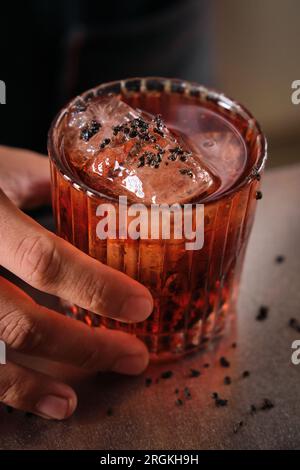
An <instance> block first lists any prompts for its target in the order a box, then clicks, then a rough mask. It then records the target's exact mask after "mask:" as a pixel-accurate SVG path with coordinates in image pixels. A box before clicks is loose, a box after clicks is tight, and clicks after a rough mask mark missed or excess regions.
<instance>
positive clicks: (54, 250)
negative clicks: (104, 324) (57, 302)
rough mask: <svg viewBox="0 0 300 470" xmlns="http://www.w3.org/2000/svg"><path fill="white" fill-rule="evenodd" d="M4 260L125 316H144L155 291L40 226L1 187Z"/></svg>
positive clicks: (42, 285) (52, 288)
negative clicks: (152, 292) (151, 293)
mask: <svg viewBox="0 0 300 470" xmlns="http://www.w3.org/2000/svg"><path fill="white" fill-rule="evenodd" d="M0 220H1V223H0V239H1V246H0V264H2V265H3V266H4V267H5V268H6V269H8V270H9V271H11V272H13V273H14V274H16V275H17V276H18V277H20V278H21V279H23V280H24V281H26V282H27V283H28V284H30V285H31V286H33V287H35V288H37V289H39V290H42V291H44V292H48V293H50V294H54V295H57V296H58V297H62V298H63V299H65V300H68V301H69V302H71V303H74V304H76V305H78V306H80V307H82V308H85V309H88V310H91V311H92V312H95V313H98V314H100V315H104V316H107V317H110V318H114V319H118V320H121V321H129V322H136V321H142V320H145V319H146V318H147V317H148V316H149V315H150V313H151V312H152V309H153V300H152V297H151V295H150V292H149V291H148V290H147V289H146V288H145V287H144V286H142V285H141V284H139V283H138V282H137V281H135V280H134V279H131V278H130V277H128V276H126V275H125V274H123V273H121V272H119V271H117V270H115V269H112V268H110V267H109V266H106V265H104V264H102V263H100V262H99V261H97V260H95V259H93V258H91V257H90V256H88V255H86V254H85V253H83V252H81V251H80V250H78V249H77V248H75V247H74V246H73V245H71V244H69V243H68V242H66V241H65V240H62V239H61V238H59V237H57V236H56V235H54V234H53V233H51V232H49V231H48V230H46V229H44V228H43V227H41V226H40V225H39V224H38V223H37V222H35V221H34V220H32V219H31V218H30V217H28V216H27V215H26V214H24V213H23V212H22V211H20V210H19V209H18V208H17V207H16V206H15V205H14V204H12V203H11V201H10V200H9V199H8V198H7V197H6V196H5V195H4V193H3V192H0Z"/></svg>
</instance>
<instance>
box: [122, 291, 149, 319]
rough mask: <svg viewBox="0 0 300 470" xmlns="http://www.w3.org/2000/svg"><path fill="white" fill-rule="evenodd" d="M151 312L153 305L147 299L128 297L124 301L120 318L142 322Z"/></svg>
mask: <svg viewBox="0 0 300 470" xmlns="http://www.w3.org/2000/svg"><path fill="white" fill-rule="evenodd" d="M152 310H153V303H152V302H151V300H150V299H147V297H133V296H131V297H128V299H126V300H125V302H124V304H123V306H122V309H121V312H120V316H121V318H123V319H124V318H126V319H128V320H132V321H137V322H138V321H143V320H146V318H148V317H149V315H150V314H151V312H152Z"/></svg>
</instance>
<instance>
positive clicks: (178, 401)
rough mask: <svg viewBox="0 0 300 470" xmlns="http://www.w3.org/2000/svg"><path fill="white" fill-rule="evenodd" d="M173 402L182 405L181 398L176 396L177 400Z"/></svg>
mask: <svg viewBox="0 0 300 470" xmlns="http://www.w3.org/2000/svg"><path fill="white" fill-rule="evenodd" d="M175 404H176V405H177V406H182V405H183V400H181V398H177V400H176V401H175Z"/></svg>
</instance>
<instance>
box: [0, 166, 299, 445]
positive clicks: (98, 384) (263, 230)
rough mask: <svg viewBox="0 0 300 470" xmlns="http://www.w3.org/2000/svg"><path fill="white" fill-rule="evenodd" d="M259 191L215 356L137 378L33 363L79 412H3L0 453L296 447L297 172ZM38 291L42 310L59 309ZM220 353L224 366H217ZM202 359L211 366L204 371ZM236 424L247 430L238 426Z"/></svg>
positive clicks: (282, 174) (286, 171)
mask: <svg viewBox="0 0 300 470" xmlns="http://www.w3.org/2000/svg"><path fill="white" fill-rule="evenodd" d="M263 194H264V197H263V199H262V200H261V201H259V204H258V206H259V207H258V212H257V216H256V220H255V225H254V229H253V232H252V235H251V240H250V245H249V249H248V252H247V257H246V262H245V269H244V273H243V279H242V286H241V291H240V298H239V305H238V317H237V321H236V322H235V323H234V324H233V327H232V332H231V333H230V334H228V336H227V337H226V338H225V339H224V341H222V342H221V343H220V344H219V345H218V346H217V348H216V351H214V352H210V353H207V354H205V356H204V355H203V354H202V355H201V354H196V355H193V356H191V357H186V358H184V359H182V360H181V361H179V362H177V363H173V364H168V365H166V364H165V365H159V366H151V367H150V368H149V369H148V371H147V372H146V373H145V374H144V375H143V376H141V377H137V378H128V377H121V376H117V375H111V374H105V375H104V374H102V375H98V376H97V377H95V376H87V375H83V374H82V373H81V372H79V371H76V370H71V369H70V368H62V367H61V366H59V365H57V364H53V363H52V364H50V363H45V362H42V361H36V360H31V359H30V360H29V361H27V363H28V362H29V364H30V365H32V364H34V366H35V367H37V368H40V369H42V370H43V371H44V372H45V369H46V370H48V371H49V373H53V374H55V375H58V376H60V377H64V378H66V380H68V381H69V382H70V383H72V384H74V387H75V389H76V390H77V392H78V395H79V407H78V410H77V412H76V413H75V415H74V416H73V417H72V418H71V419H69V420H68V421H65V422H50V421H44V420H42V419H40V418H37V417H34V416H32V417H26V416H24V414H23V413H21V412H18V411H14V412H13V413H7V411H6V410H5V408H4V407H2V408H1V410H0V448H1V449H105V450H113V449H128V450H129V449H166V450H167V449H297V448H298V449H300V400H299V398H300V396H299V390H300V365H299V366H295V365H293V364H292V363H291V353H292V350H291V344H292V342H293V340H295V339H300V333H297V332H296V331H295V330H293V329H292V328H291V327H289V326H288V322H289V319H290V318H291V317H295V318H298V319H299V320H300V256H299V253H300V249H299V240H300V166H298V165H297V166H292V167H285V168H281V169H275V170H271V171H269V172H267V173H266V175H265V178H264V184H263ZM40 220H41V221H42V222H45V220H43V219H42V218H41V219H40ZM46 222H47V221H46ZM48 222H49V220H48ZM277 255H284V256H285V261H284V262H283V263H276V262H275V257H276V256H277ZM31 292H33V291H31ZM34 294H35V295H36V296H37V298H38V300H39V301H41V302H43V303H45V304H48V305H49V304H50V305H54V303H55V300H53V299H51V298H50V297H46V296H42V295H41V294H38V293H36V292H35V293H34ZM261 305H266V306H268V307H269V315H268V318H267V319H266V320H265V321H261V322H259V321H256V319H255V317H256V314H257V311H258V309H259V307H260V306H261ZM233 341H236V342H237V348H235V349H234V348H232V346H231V344H232V342H233ZM222 355H225V356H226V357H227V358H228V359H229V361H230V363H231V366H230V368H227V369H225V368H222V367H221V366H220V365H219V358H220V356H222ZM206 362H209V363H210V367H209V368H203V364H204V363H206ZM190 368H196V369H200V370H201V372H202V374H201V376H199V377H196V378H189V377H188V375H189V371H190ZM168 369H170V370H172V371H173V376H172V377H171V378H169V379H165V380H163V379H160V381H159V383H153V384H152V385H151V386H149V387H145V377H152V378H153V381H154V382H155V379H156V378H157V377H159V375H160V374H161V372H162V371H164V370H168ZM244 370H249V371H250V376H249V377H248V378H241V374H242V372H243V371H244ZM0 372H1V370H0ZM226 375H229V376H230V377H231V378H232V383H231V385H224V384H223V380H224V376H226ZM186 386H187V387H189V389H190V391H191V395H192V398H191V399H190V400H188V399H187V400H184V404H183V405H182V406H177V405H176V404H175V401H176V398H177V396H176V394H175V389H176V388H178V389H179V390H180V393H181V391H182V390H183V389H184V387H186ZM212 392H218V393H219V395H220V396H221V397H222V398H226V399H228V406H226V407H219V408H218V407H216V406H215V403H214V400H213V399H212V398H211V394H212ZM265 398H269V399H270V400H272V402H273V403H274V405H275V406H274V408H272V409H270V410H265V411H258V412H257V413H254V414H253V415H251V413H250V412H249V409H250V406H251V404H255V405H257V406H259V405H260V404H261V403H262V400H263V399H265ZM109 408H111V409H112V415H111V416H108V413H107V410H108V409H109ZM240 421H243V425H242V426H241V427H238V426H237V427H236V425H237V423H239V422H240ZM237 428H238V431H237V432H235V431H236V429H237Z"/></svg>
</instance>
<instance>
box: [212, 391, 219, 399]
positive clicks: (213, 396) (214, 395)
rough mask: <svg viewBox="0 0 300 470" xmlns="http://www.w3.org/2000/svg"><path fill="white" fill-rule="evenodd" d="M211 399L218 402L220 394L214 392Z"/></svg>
mask: <svg viewBox="0 0 300 470" xmlns="http://www.w3.org/2000/svg"><path fill="white" fill-rule="evenodd" d="M211 397H212V398H213V399H214V400H217V399H218V398H219V394H218V393H217V392H213V393H212V394H211Z"/></svg>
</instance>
